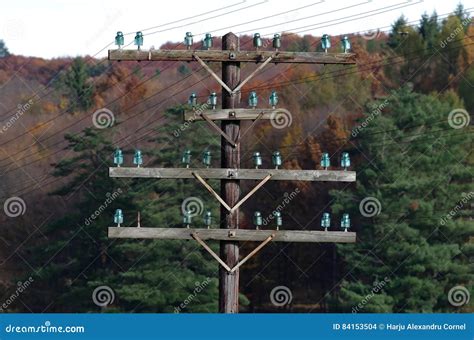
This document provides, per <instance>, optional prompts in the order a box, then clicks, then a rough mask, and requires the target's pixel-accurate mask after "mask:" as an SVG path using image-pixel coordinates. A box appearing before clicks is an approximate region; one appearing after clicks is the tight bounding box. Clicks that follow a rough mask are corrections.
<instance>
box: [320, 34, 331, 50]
mask: <svg viewBox="0 0 474 340" xmlns="http://www.w3.org/2000/svg"><path fill="white" fill-rule="evenodd" d="M321 47H322V48H323V50H324V52H327V51H328V49H330V48H331V38H330V37H329V35H327V34H323V36H322V38H321Z"/></svg>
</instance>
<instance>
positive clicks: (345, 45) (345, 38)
mask: <svg viewBox="0 0 474 340" xmlns="http://www.w3.org/2000/svg"><path fill="white" fill-rule="evenodd" d="M341 45H342V50H343V51H344V53H347V52H349V51H350V49H351V42H350V41H349V37H348V36H347V35H345V36H343V37H342V39H341Z"/></svg>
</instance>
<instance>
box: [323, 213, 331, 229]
mask: <svg viewBox="0 0 474 340" xmlns="http://www.w3.org/2000/svg"><path fill="white" fill-rule="evenodd" d="M330 226H331V215H329V213H324V214H323V217H321V227H323V228H324V229H327V228H329V227H330Z"/></svg>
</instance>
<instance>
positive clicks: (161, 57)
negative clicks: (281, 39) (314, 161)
mask: <svg viewBox="0 0 474 340" xmlns="http://www.w3.org/2000/svg"><path fill="white" fill-rule="evenodd" d="M194 55H197V56H199V58H200V59H201V60H203V61H207V62H210V61H213V62H253V63H259V62H264V61H265V60H266V59H267V58H269V57H271V56H272V55H275V56H274V57H273V59H272V60H271V63H292V64H355V59H356V55H355V54H354V53H324V52H286V51H278V52H275V51H237V50H230V49H225V50H209V51H207V50H206V51H201V50H152V51H144V50H140V51H138V50H109V60H115V61H196V59H195V57H194ZM224 82H225V80H224ZM226 84H227V85H228V86H229V85H230V84H228V83H226ZM229 87H230V88H235V87H232V86H229Z"/></svg>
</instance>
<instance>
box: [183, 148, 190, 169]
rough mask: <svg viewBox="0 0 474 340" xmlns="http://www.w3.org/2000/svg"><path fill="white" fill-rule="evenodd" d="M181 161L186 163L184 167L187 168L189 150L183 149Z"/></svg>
mask: <svg viewBox="0 0 474 340" xmlns="http://www.w3.org/2000/svg"><path fill="white" fill-rule="evenodd" d="M181 163H183V164H184V165H186V168H189V164H191V150H184V153H183V157H181Z"/></svg>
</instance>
